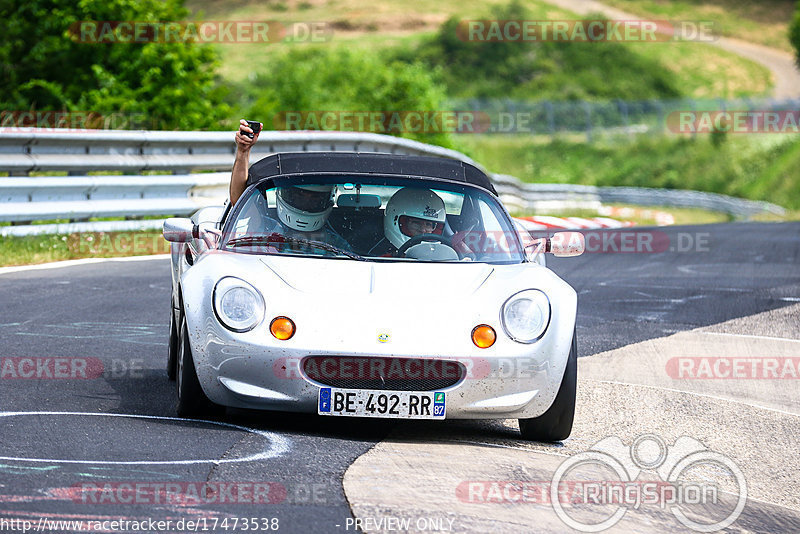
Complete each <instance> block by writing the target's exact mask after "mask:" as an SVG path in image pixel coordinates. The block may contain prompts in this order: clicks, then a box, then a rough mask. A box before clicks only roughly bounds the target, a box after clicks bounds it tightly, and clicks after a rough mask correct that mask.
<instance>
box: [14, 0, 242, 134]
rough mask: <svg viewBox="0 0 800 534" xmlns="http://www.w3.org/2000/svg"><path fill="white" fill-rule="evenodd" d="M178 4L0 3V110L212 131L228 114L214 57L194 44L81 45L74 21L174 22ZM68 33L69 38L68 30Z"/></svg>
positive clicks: (109, 0) (152, 0) (96, 0)
mask: <svg viewBox="0 0 800 534" xmlns="http://www.w3.org/2000/svg"><path fill="white" fill-rule="evenodd" d="M182 4H183V0H164V1H162V0H26V1H25V2H10V1H9V0H2V1H1V2H0V33H2V35H3V40H2V42H1V43H0V106H2V108H3V109H6V110H20V111H28V110H37V111H60V110H68V111H92V112H96V113H99V114H101V115H104V116H109V115H112V114H137V115H138V117H141V118H143V119H144V121H143V122H144V124H141V125H140V126H141V127H147V128H151V129H186V130H195V129H202V128H214V127H217V126H218V121H219V120H220V119H222V118H223V117H224V118H227V115H228V113H229V110H228V109H227V107H226V106H224V105H221V104H222V102H223V96H224V88H223V87H222V86H220V85H218V84H217V83H216V81H215V76H216V75H215V72H214V69H215V67H216V65H217V62H218V60H217V57H216V53H215V51H214V50H213V49H211V48H209V47H208V46H201V45H198V44H196V43H193V42H119V41H118V42H110V43H90V42H82V41H81V39H80V34H78V33H77V32H75V31H74V28H75V27H77V26H73V25H77V24H79V23H80V22H81V21H179V20H181V19H182V18H184V17H185V16H186V15H187V14H188V11H187V10H186V9H185V8H183V5H182ZM71 27H72V28H73V31H72V32H71V31H70V28H71Z"/></svg>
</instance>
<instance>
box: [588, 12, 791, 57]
mask: <svg viewBox="0 0 800 534" xmlns="http://www.w3.org/2000/svg"><path fill="white" fill-rule="evenodd" d="M603 1H604V3H605V4H608V5H609V6H613V7H616V8H618V9H622V10H625V11H627V12H629V13H632V14H635V15H640V16H642V17H651V18H653V19H662V20H663V19H667V20H691V21H702V20H711V21H714V22H715V23H716V25H715V28H716V30H717V31H718V32H719V33H721V34H722V35H724V36H726V37H735V38H737V39H742V40H744V41H750V42H753V43H758V44H762V45H765V46H770V47H773V48H778V49H781V50H785V51H787V52H791V51H792V48H791V45H790V44H789V37H788V35H789V34H788V31H789V21H790V20H791V17H792V13H793V12H794V8H795V5H796V2H795V0H670V1H668V2H667V1H665V0H603Z"/></svg>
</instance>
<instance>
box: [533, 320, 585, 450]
mask: <svg viewBox="0 0 800 534" xmlns="http://www.w3.org/2000/svg"><path fill="white" fill-rule="evenodd" d="M577 383H578V341H577V336H576V333H575V332H573V334H572V347H571V348H570V351H569V358H568V359H567V368H566V369H565V370H564V378H562V379H561V387H560V388H558V394H556V399H555V400H554V401H553V404H552V406H550V408H548V409H547V411H546V412H544V413H543V414H542V415H540V416H539V417H532V418H530V419H520V420H519V430H520V432H521V433H522V437H523V438H525V439H527V440H531V441H544V442H553V441H561V440H563V439H566V438H567V437H569V434H570V432H572V421H573V419H574V418H575V392H576V389H577Z"/></svg>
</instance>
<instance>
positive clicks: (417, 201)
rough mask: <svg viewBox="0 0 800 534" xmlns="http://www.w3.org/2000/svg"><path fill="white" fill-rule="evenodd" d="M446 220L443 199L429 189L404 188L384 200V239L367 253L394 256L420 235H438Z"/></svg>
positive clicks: (440, 233)
mask: <svg viewBox="0 0 800 534" xmlns="http://www.w3.org/2000/svg"><path fill="white" fill-rule="evenodd" d="M445 221H446V213H445V208H444V201H442V199H441V198H440V197H439V195H437V194H436V193H434V192H433V191H431V190H430V189H415V188H412V187H404V188H403V189H400V190H399V191H397V192H396V193H395V194H394V195H392V197H391V198H390V199H389V202H387V203H386V211H385V212H384V215H383V233H384V236H385V237H384V239H382V240H381V241H379V242H378V243H377V244H376V245H375V246H374V247H372V250H370V252H369V255H370V256H397V255H398V249H399V248H400V247H402V246H403V245H404V244H405V243H406V242H407V241H408V240H409V239H411V238H412V237H415V236H418V235H421V234H436V235H442V231H443V230H444V225H445Z"/></svg>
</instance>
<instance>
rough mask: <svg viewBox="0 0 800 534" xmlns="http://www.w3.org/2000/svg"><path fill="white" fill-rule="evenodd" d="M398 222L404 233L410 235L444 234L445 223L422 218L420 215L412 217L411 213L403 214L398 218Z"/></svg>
mask: <svg viewBox="0 0 800 534" xmlns="http://www.w3.org/2000/svg"><path fill="white" fill-rule="evenodd" d="M397 224H398V226H399V227H400V231H401V232H402V233H403V235H406V236H408V237H414V236H418V235H420V234H436V235H442V231H443V230H444V223H441V222H437V221H429V220H427V219H420V218H419V217H411V216H409V215H401V216H400V218H399V219H398V220H397Z"/></svg>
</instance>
